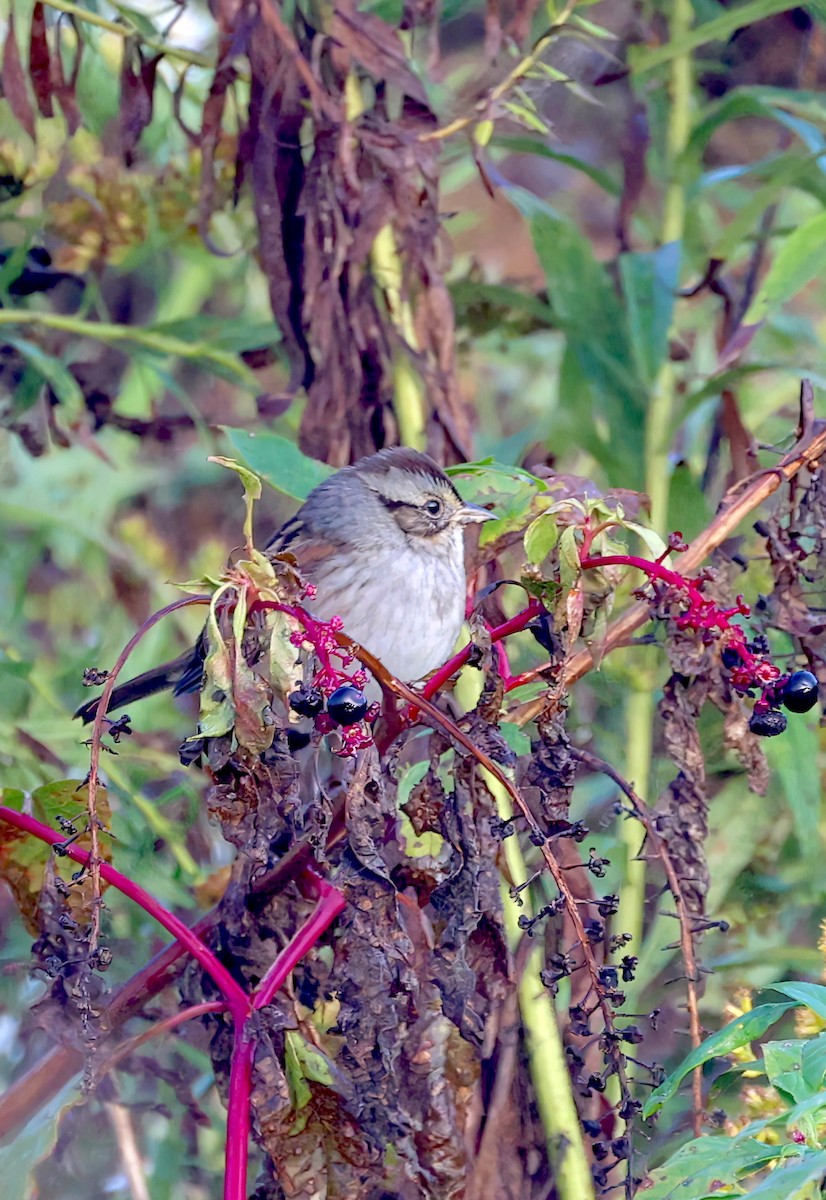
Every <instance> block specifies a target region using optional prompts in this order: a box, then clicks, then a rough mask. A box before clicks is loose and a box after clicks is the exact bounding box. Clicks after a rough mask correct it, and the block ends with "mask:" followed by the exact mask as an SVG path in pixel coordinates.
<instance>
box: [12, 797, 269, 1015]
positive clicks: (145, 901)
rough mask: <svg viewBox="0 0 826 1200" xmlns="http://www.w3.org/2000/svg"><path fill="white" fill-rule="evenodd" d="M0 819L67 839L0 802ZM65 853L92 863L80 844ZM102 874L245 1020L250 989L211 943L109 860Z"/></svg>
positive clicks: (49, 838)
mask: <svg viewBox="0 0 826 1200" xmlns="http://www.w3.org/2000/svg"><path fill="white" fill-rule="evenodd" d="M0 821H5V822H6V823H7V824H8V825H13V826H14V827H15V828H16V829H22V830H23V831H24V833H29V834H32V836H34V837H36V838H39V839H40V840H41V841H42V842H46V843H48V845H50V846H54V845H57V844H58V843H60V844H63V843H64V841H65V839H64V838H63V837H62V836H61V834H59V833H57V832H56V831H55V830H53V829H50V828H49V827H48V825H43V824H42V823H41V822H40V821H36V820H35V819H34V817H30V816H29V815H28V814H27V813H20V812H16V811H15V810H14V809H13V808H7V807H6V805H4V804H3V805H0ZM64 853H65V854H66V856H67V857H68V858H71V859H73V860H74V861H75V862H78V863H82V864H83V866H84V867H89V865H90V860H91V857H92V856H91V854H90V853H89V852H88V851H86V850H81V849H79V847H77V846H66V848H65V851H64ZM100 873H101V876H102V877H103V878H104V879H105V880H106V882H107V883H109V884H111V885H112V887H115V888H117V889H118V891H119V892H123V894H124V896H128V898H129V899H130V900H132V901H134V903H135V904H137V905H138V906H139V907H140V908H142V909H143V910H144V912H146V913H148V914H149V916H150V917H154V919H155V920H156V921H157V922H158V924H159V925H162V926H163V927H164V929H165V930H166V931H167V932H168V933H171V934H172V936H173V937H174V938H177V939H178V941H179V942H181V943H182V945H183V946H184V947H185V948H186V950H188V951H189V953H190V954H191V955H192V957H193V958H194V959H196V960H197V961H198V962H199V963H200V964H201V966H202V967H203V969H204V970H205V971H206V973H207V974H208V975H209V976H211V978H212V980H213V981H214V983H215V985H216V987H217V988H218V990H219V991H220V992H221V995H222V996H223V997H224V998H225V1000H226V1001H227V1004H228V1005H229V1008H230V1011H231V1012H232V1015H233V1018H234V1019H237V1020H240V1021H241V1022H243V1021H244V1019H245V1018H246V1015H247V1013H248V1012H249V1007H250V1002H249V997H248V996H247V993H246V992H245V991H244V989H243V988H242V986H241V985H240V983H238V982H237V981H236V980H235V979H233V977H232V975H230V973H229V971H228V970H227V968H226V967H225V966H224V964H223V963H222V962H220V961H219V960H218V959H217V958H216V957H215V955H214V954H213V953H212V951H211V950H210V949H209V947H208V946H205V945H204V943H203V942H202V941H201V939H200V938H199V937H197V935H196V934H195V933H194V932H193V931H192V930H191V929H190V928H189V926H188V925H185V924H184V923H183V921H181V920H180V918H179V917H176V916H175V914H174V913H171V912H169V910H168V909H166V908H164V906H163V905H162V904H161V903H160V902H159V901H158V900H156V899H155V897H154V896H150V894H149V892H147V891H146V889H145V888H142V887H141V886H140V884H139V883H135V882H134V880H132V879H127V877H126V876H125V875H122V874H121V873H120V871H118V870H116V869H115V868H114V867H113V866H110V864H109V863H107V862H101V863H100Z"/></svg>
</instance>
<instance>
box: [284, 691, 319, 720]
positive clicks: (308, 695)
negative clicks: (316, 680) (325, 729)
mask: <svg viewBox="0 0 826 1200" xmlns="http://www.w3.org/2000/svg"><path fill="white" fill-rule="evenodd" d="M290 708H291V709H292V710H293V712H297V713H298V715H299V716H300V717H317V716H318V714H319V713H320V712H321V711H322V709H323V708H324V697H323V696H322V694H321V692H320V691H319V689H318V688H315V687H311V688H303V687H302V688H299V689H298V691H297V692H291V693H290Z"/></svg>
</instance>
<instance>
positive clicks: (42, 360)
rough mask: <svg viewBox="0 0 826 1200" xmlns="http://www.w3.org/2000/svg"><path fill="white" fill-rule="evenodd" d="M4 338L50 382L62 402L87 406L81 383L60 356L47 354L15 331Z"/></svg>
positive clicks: (78, 407)
mask: <svg viewBox="0 0 826 1200" xmlns="http://www.w3.org/2000/svg"><path fill="white" fill-rule="evenodd" d="M3 340H4V341H5V342H6V343H7V344H8V345H9V346H14V348H15V350H17V351H18V353H20V354H22V356H23V357H24V358H25V360H26V362H27V363H28V364H29V366H31V367H32V369H33V370H34V371H36V372H37V374H38V375H39V376H40V377H41V378H42V379H44V380H45V381H46V383H48V384H49V386H50V387H51V389H52V391H53V392H54V394H55V395H56V396H57V398H58V400H59V401H60V403H61V404H65V405H67V406H71V407H73V408H75V409H76V410H77V409H82V408H83V407H84V406H85V401H84V399H83V392H82V391H81V388H80V384H79V383H78V381H77V380H76V379H75V377H74V375H73V374H72V372H71V371H70V370H69V368H68V367H67V366H65V365H64V363H62V362H61V361H60V359H59V358H55V356H54V355H53V354H47V353H46V351H45V350H42V349H41V348H40V346H38V345H36V344H35V343H34V342H30V341H28V340H27V339H26V338H23V337H18V336H17V335H16V334H13V333H8V334H6V335H5V336H4V339H3Z"/></svg>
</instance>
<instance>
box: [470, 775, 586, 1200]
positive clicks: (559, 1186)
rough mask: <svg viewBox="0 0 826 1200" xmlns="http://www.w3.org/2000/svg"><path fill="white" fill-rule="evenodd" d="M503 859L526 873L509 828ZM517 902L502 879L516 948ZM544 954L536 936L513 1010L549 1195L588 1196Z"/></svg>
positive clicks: (499, 793) (563, 1198) (514, 875)
mask: <svg viewBox="0 0 826 1200" xmlns="http://www.w3.org/2000/svg"><path fill="white" fill-rule="evenodd" d="M485 779H486V782H487V785H488V787H489V788H490V790H491V792H492V793H493V795H494V796H495V797H496V805H497V808H498V811H499V816H500V818H501V819H502V820H503V821H507V820H510V818H511V817H512V816H513V807H512V805H511V801H510V797H509V796H508V794H507V792H506V791H505V789H504V788H503V787H502V785H501V784H500V783H499V781H498V780H496V779H494V778H493V776H491V775H489V774H487V772H486V773H485ZM504 851H505V859H506V861H507V864H508V870H509V871H510V875H511V879H512V881H513V883H514V884H515V885H517V886H518V885H520V884H524V883H525V882H526V881H527V878H528V871H527V867H526V866H525V860H524V858H523V857H522V851H521V849H520V846H519V841H518V839H517V837H516V835H515V834H514V835H513V836H512V837H509V838H506V839H505V842H504ZM520 898H521V899H522V908H521V909H519V910H518V911H517V907H516V904H515V903H514V901H513V900H512V898H511V896H510V892H509V889H508V888H507V887H506V886H505V884H504V883H503V884H502V902H503V906H504V910H505V928H506V929H507V933H508V942H509V943H510V946H511V949H512V950H516V947H517V946H518V945H519V943H520V941H521V940H522V938H523V937H524V933H523V931H522V930H521V929H520V928H519V916H520V915H521V914H524V915H526V916H532V915H533V913H532V905H531V899H530V891H529V889H528V888H524V889H523V890H522V892H520ZM543 961H544V955H543V950H542V944H541V942H539V943H537V944H536V945H535V946H534V948H533V949H532V950H531V953H530V955H529V956H528V958H527V961H526V962H525V967H524V970H523V972H522V975H521V978H520V979H519V982H518V983H517V994H518V997H519V1010H520V1013H521V1015H522V1026H523V1028H524V1031H525V1041H526V1043H527V1047H528V1058H529V1065H530V1071H531V1078H532V1080H533V1085H534V1089H535V1091H536V1104H537V1108H538V1109H539V1116H540V1119H541V1121H542V1126H543V1128H544V1130H545V1135H546V1138H547V1145H548V1156H549V1158H550V1161H551V1164H552V1165H553V1169H554V1184H555V1195H556V1196H557V1198H558V1200H594V1181H593V1177H592V1175H591V1168H590V1166H589V1164H588V1159H587V1156H586V1154H585V1145H584V1143H583V1140H582V1127H581V1125H580V1123H579V1114H578V1112H577V1108H576V1103H575V1102H574V1094H573V1089H572V1086H571V1073H570V1071H569V1070H568V1062H567V1060H566V1058H565V1048H564V1046H563V1043H562V1036H561V1034H560V1032H559V1025H558V1023H557V1016H556V1009H555V1008H554V1004H553V1001H552V999H551V997H550V995H549V993H548V991H547V989H546V988H545V986H544V985H543V984H542V982H541V980H540V978H539V972H540V970H541V969H542V966H543Z"/></svg>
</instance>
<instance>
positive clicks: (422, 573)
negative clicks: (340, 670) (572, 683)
mask: <svg viewBox="0 0 826 1200" xmlns="http://www.w3.org/2000/svg"><path fill="white" fill-rule="evenodd" d="M494 516H495V514H493V513H491V512H490V511H488V510H487V509H485V508H482V507H480V506H479V505H476V504H470V503H467V502H466V501H464V500H462V498H461V496H460V495H459V493H458V492H457V490H456V488H455V487H454V486H453V484H452V483H451V481H450V479H449V478H448V476H447V475H446V474H445V473H444V471H442V470H441V468H440V467H439V466H437V464H436V463H435V462H434V461H433V460H432V459H431V458H430V457H428V455H426V454H423V453H421V452H420V451H418V450H413V449H409V448H406V447H394V448H392V449H386V450H379V451H378V452H377V453H375V454H370V455H368V456H367V457H366V458H362V459H360V460H359V461H358V462H356V463H354V464H353V465H352V466H349V467H343V468H341V469H340V470H338V471H336V472H335V473H334V474H333V475H330V476H329V477H328V478H327V479H325V480H324V481H323V483H320V484H319V485H318V486H317V487H315V488H314V489H313V490H312V491H311V492H310V494H309V495H308V497H307V499H306V500H305V501H304V503H303V504H302V505H301V507H300V508H299V510H298V512H297V513H296V514H295V516H293V517H290V518H289V519H288V520H287V521H286V522H285V523H284V524H283V525H282V526H281V527H280V528H279V529H278V530H277V531H276V532H275V534H274V535H273V536H272V538H270V540H269V542H268V543H267V545H266V547H265V553H269V554H271V555H277V554H281V553H283V552H285V551H286V552H289V553H290V554H292V555H294V556H295V559H296V562H297V564H298V569H299V572H300V574H301V577H302V579H303V580H304V582H305V583H308V584H311V585H312V586H313V588H314V589H315V590H314V595H313V598H312V600H311V601H308V603H307V606H306V607H307V608H308V611H310V612H311V614H312V615H313V616H314V617H317V618H318V619H319V620H321V621H329V620H330V619H331V618H332V617H334V616H338V617H340V618H341V621H342V623H343V631H344V632H345V633H346V634H347V635H348V636H349V637H350V638H352V639H353V641H354V642H356V643H358V644H359V645H360V646H362V647H363V648H364V649H365V650H367V651H369V652H370V653H371V654H372V655H374V657H375V658H377V659H378V660H379V661H380V662H381V663H382V664H383V665H384V666H385V667H386V669H387V670H388V671H389V672H390V673H391V674H392V675H395V676H396V677H397V678H399V679H403V680H405V681H406V682H415V681H417V680H419V679H421V678H423V677H424V676H425V675H427V674H429V673H430V672H431V671H433V670H435V668H436V667H439V666H441V665H442V664H443V663H444V662H445V661H446V660H447V658H448V657H449V655H450V653H451V651H452V649H453V647H454V645H455V643H456V640H457V638H458V636H459V632H460V630H461V627H462V622H463V620H464V616H465V594H466V590H467V577H466V570H465V556H464V529H465V527H466V526H468V525H471V524H475V523H479V522H483V521H489V520H491V519H493V518H494ZM206 652H207V640H206V635H205V632H202V634H201V636H200V637H199V639H198V641H197V643H196V644H195V646H193V647H192V649H190V650H188V651H186V652H185V653H184V654H182V655H181V656H180V657H179V658H176V659H174V660H173V661H171V662H168V663H164V664H163V665H161V666H159V667H155V668H153V669H152V670H150V671H147V672H145V673H144V674H143V675H138V676H137V677H136V678H134V679H131V680H129V681H128V682H126V683H124V684H121V685H120V686H119V687H116V688H115V689H114V691H113V693H112V697H111V700H110V702H109V705H108V709H107V711H109V712H113V711H116V710H117V709H120V708H123V707H125V706H126V705H128V704H132V703H134V702H135V701H137V700H142V699H144V698H145V697H147V696H152V695H154V694H155V693H157V692H161V691H164V690H167V689H172V691H173V692H174V694H175V695H176V696H179V695H183V694H186V693H189V692H197V691H199V690H200V688H201V686H202V683H203V680H204V659H205V656H206ZM97 706H98V699H97V698H95V699H94V700H90V701H88V702H87V703H86V704H83V705H81V706H80V708H78V710H77V712H76V713H75V716H76V717H79V718H80V719H81V720H82V721H83V722H84V724H85V723H88V722H89V721H91V720H93V719H94V716H95V713H96V711H97Z"/></svg>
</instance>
